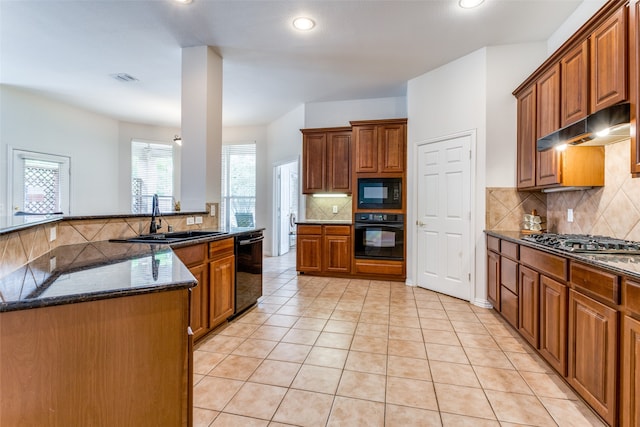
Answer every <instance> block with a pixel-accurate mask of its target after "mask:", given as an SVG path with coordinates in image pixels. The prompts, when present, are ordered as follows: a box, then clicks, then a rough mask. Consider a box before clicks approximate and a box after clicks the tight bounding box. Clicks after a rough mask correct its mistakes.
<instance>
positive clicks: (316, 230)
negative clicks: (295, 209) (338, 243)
mask: <svg viewBox="0 0 640 427" xmlns="http://www.w3.org/2000/svg"><path fill="white" fill-rule="evenodd" d="M298 234H318V235H320V234H322V226H321V225H302V224H298Z"/></svg>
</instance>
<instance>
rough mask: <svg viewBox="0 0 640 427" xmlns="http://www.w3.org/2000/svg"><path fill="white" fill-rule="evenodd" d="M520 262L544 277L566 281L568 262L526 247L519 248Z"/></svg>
mask: <svg viewBox="0 0 640 427" xmlns="http://www.w3.org/2000/svg"><path fill="white" fill-rule="evenodd" d="M520 262H521V263H522V264H525V265H527V266H529V267H532V268H534V269H536V270H538V271H539V272H541V273H543V274H544V275H545V276H549V277H553V278H555V279H558V280H562V281H566V280H567V265H568V260H567V259H565V258H562V257H559V256H556V255H552V254H548V253H546V252H543V251H539V250H537V249H533V248H529V247H526V246H521V247H520Z"/></svg>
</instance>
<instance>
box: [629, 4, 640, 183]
mask: <svg viewBox="0 0 640 427" xmlns="http://www.w3.org/2000/svg"><path fill="white" fill-rule="evenodd" d="M629 22H630V25H629V32H630V36H629V40H630V41H631V44H630V45H629V62H630V64H629V70H630V74H629V93H630V97H629V98H630V101H631V105H634V106H636V108H632V109H631V129H632V132H631V173H632V174H634V175H633V176H634V178H637V177H640V138H639V137H638V134H640V128H639V127H638V123H640V121H639V119H640V108H638V107H637V105H638V100H640V84H639V83H640V82H639V80H638V79H640V2H632V3H631V4H630V6H629ZM634 128H635V132H633V129H634Z"/></svg>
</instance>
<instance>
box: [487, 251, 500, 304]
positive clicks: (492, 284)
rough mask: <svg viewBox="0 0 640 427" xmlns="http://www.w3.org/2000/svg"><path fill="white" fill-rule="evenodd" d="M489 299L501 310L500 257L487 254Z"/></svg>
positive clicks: (490, 253)
mask: <svg viewBox="0 0 640 427" xmlns="http://www.w3.org/2000/svg"><path fill="white" fill-rule="evenodd" d="M487 299H488V300H489V302H490V303H491V304H493V307H494V308H495V309H496V310H500V255H498V254H497V253H495V252H491V251H488V252H487Z"/></svg>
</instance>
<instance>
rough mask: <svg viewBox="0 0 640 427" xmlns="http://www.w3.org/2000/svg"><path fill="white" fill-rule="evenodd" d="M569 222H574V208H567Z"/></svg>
mask: <svg viewBox="0 0 640 427" xmlns="http://www.w3.org/2000/svg"><path fill="white" fill-rule="evenodd" d="M567 222H573V209H567Z"/></svg>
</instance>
